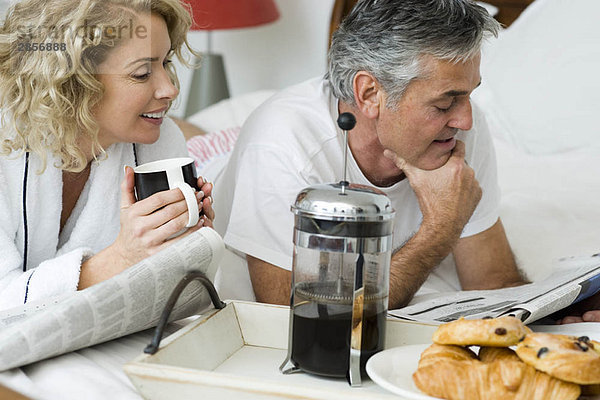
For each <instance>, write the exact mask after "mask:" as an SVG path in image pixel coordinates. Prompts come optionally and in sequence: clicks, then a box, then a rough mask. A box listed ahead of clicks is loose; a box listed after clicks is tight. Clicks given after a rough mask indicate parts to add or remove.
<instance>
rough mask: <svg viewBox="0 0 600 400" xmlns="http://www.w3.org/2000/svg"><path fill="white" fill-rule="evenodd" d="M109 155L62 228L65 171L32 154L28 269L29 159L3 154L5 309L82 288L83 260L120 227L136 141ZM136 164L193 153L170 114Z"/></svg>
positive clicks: (0, 226)
mask: <svg viewBox="0 0 600 400" xmlns="http://www.w3.org/2000/svg"><path fill="white" fill-rule="evenodd" d="M106 151H107V154H108V158H106V159H103V160H101V161H99V162H93V163H92V166H91V171H90V176H89V179H88V181H87V183H86V184H85V187H84V189H83V191H82V193H81V196H80V197H79V200H78V201H77V204H76V206H75V208H74V209H73V211H72V213H71V216H70V217H69V219H68V221H67V222H66V224H65V226H64V228H63V230H62V232H61V233H60V234H59V230H60V215H61V211H62V171H61V170H59V169H57V168H55V167H54V163H53V160H52V159H49V160H48V163H47V168H46V170H45V171H44V173H43V174H41V175H39V174H37V171H38V170H39V168H40V165H41V164H40V160H39V158H38V157H36V156H34V155H33V154H32V155H30V157H29V172H28V174H27V175H28V176H27V191H26V193H27V195H26V201H27V207H26V211H27V227H28V251H27V253H28V259H27V271H25V272H23V251H24V218H23V215H24V214H23V181H24V169H25V157H24V156H21V157H17V158H13V157H0V310H2V309H6V308H10V307H15V306H18V305H21V304H24V303H25V302H27V303H29V302H32V301H36V300H40V299H43V298H49V297H53V296H57V295H61V294H64V293H66V292H74V291H76V290H77V285H78V282H79V271H80V268H81V263H82V261H83V260H85V259H86V257H89V256H91V255H93V254H95V253H97V252H98V251H100V250H102V249H104V248H106V247H107V246H108V245H110V244H111V243H112V242H113V241H114V240H115V238H116V237H117V234H118V232H119V227H120V224H119V213H120V211H119V209H120V201H121V191H120V183H121V181H122V180H123V176H124V169H123V166H125V165H129V166H134V164H135V162H134V153H133V146H132V144H130V143H117V144H114V145H112V146H110V147H109V148H108V149H106ZM136 153H137V160H138V164H142V163H146V162H149V161H153V160H158V159H162V158H170V157H183V156H187V149H186V146H185V139H184V137H183V134H182V133H181V131H180V130H179V128H178V127H177V125H176V124H175V123H174V122H173V121H172V120H170V119H168V118H165V119H164V122H163V124H162V126H161V134H160V138H159V140H158V141H157V142H156V143H154V144H151V145H144V144H136Z"/></svg>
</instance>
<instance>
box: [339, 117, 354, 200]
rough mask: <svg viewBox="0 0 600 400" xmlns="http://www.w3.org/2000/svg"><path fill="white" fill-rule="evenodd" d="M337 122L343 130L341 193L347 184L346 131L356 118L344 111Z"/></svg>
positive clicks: (350, 127) (344, 190) (344, 191)
mask: <svg viewBox="0 0 600 400" xmlns="http://www.w3.org/2000/svg"><path fill="white" fill-rule="evenodd" d="M337 124H338V126H339V127H340V129H341V130H343V131H344V170H343V171H342V176H343V180H342V181H341V182H340V186H341V187H342V194H345V193H346V186H348V185H349V183H348V181H347V180H346V166H347V162H348V131H350V130H352V128H354V126H355V125H356V118H355V117H354V115H353V114H352V113H349V112H345V113H342V114H340V116H339V117H338V119H337Z"/></svg>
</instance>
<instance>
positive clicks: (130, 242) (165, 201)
mask: <svg viewBox="0 0 600 400" xmlns="http://www.w3.org/2000/svg"><path fill="white" fill-rule="evenodd" d="M201 182H202V183H203V182H204V181H203V180H199V182H198V183H201ZM202 188H205V189H207V190H208V191H209V193H210V190H212V185H210V184H204V183H203V186H202ZM196 200H197V201H198V208H199V209H200V210H202V211H204V214H206V216H207V217H208V218H200V219H199V221H198V223H197V224H196V226H193V227H191V228H188V229H187V230H186V231H185V232H184V233H183V234H181V235H179V236H177V237H172V236H173V235H175V234H177V233H178V232H181V231H182V230H184V229H186V227H185V225H186V224H187V221H188V209H187V205H186V202H185V198H184V196H183V193H181V191H180V190H179V189H171V190H165V191H162V192H158V193H155V194H153V195H152V196H150V197H148V198H146V199H143V200H140V201H137V202H136V201H135V194H134V175H133V170H132V169H131V168H130V167H127V168H126V170H125V178H124V179H123V183H122V184H121V230H120V232H119V235H118V236H117V239H116V240H115V242H114V244H113V245H112V246H113V249H114V250H115V251H116V252H117V253H118V254H119V256H120V257H121V258H122V259H123V260H124V261H125V262H126V264H128V266H130V265H133V264H135V263H137V262H139V261H141V260H143V259H144V258H146V257H148V256H151V255H153V254H155V253H157V252H159V251H160V250H162V249H163V248H164V247H166V246H168V245H169V244H170V243H171V242H172V241H175V240H179V239H181V238H182V237H184V236H187V235H189V234H190V233H192V232H194V231H196V230H198V229H200V228H201V227H202V226H204V225H205V224H206V223H207V222H208V223H209V226H210V225H212V218H214V212H213V211H212V207H211V205H210V199H207V198H206V194H205V193H204V192H203V191H202V190H201V191H199V192H197V193H196ZM211 217H212V218H211Z"/></svg>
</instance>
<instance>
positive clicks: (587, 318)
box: [582, 310, 600, 322]
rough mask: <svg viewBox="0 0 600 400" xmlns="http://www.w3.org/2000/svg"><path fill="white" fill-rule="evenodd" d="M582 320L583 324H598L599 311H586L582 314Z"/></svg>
mask: <svg viewBox="0 0 600 400" xmlns="http://www.w3.org/2000/svg"><path fill="white" fill-rule="evenodd" d="M582 319H583V321H584V322H600V310H593V311H588V312H586V313H585V314H583V316H582Z"/></svg>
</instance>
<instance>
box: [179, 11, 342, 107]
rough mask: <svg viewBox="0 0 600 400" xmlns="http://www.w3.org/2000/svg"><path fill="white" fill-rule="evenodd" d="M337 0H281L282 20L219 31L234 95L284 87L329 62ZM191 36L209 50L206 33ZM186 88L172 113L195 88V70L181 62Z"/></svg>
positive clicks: (216, 36)
mask: <svg viewBox="0 0 600 400" xmlns="http://www.w3.org/2000/svg"><path fill="white" fill-rule="evenodd" d="M333 2H334V0H276V3H277V7H278V9H279V14H280V17H279V19H278V20H277V21H275V22H273V23H271V24H268V25H264V26H259V27H254V28H245V29H234V30H227V31H214V32H213V33H212V51H213V52H214V53H220V54H222V55H223V58H224V63H225V72H226V74H227V79H228V82H229V92H230V95H231V96H235V95H239V94H243V93H248V92H252V91H254V90H259V89H281V88H284V87H286V86H289V85H292V84H294V83H298V82H301V81H303V80H305V79H308V78H310V77H313V76H317V75H320V74H323V73H324V72H325V67H326V58H327V40H328V35H329V20H330V18H331V9H332V8H333ZM189 40H190V43H191V44H192V46H193V47H194V48H195V49H196V50H199V51H204V50H206V33H205V32H202V31H195V32H190V35H189ZM176 68H177V71H178V74H179V80H180V83H181V93H180V95H179V100H178V102H177V104H176V106H175V107H174V108H173V109H172V111H171V114H172V115H174V116H181V115H182V114H183V110H184V109H185V102H186V100H187V97H188V93H189V90H190V88H189V85H190V81H191V71H190V70H188V69H187V68H186V67H184V66H182V65H180V64H179V63H177V62H176Z"/></svg>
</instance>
